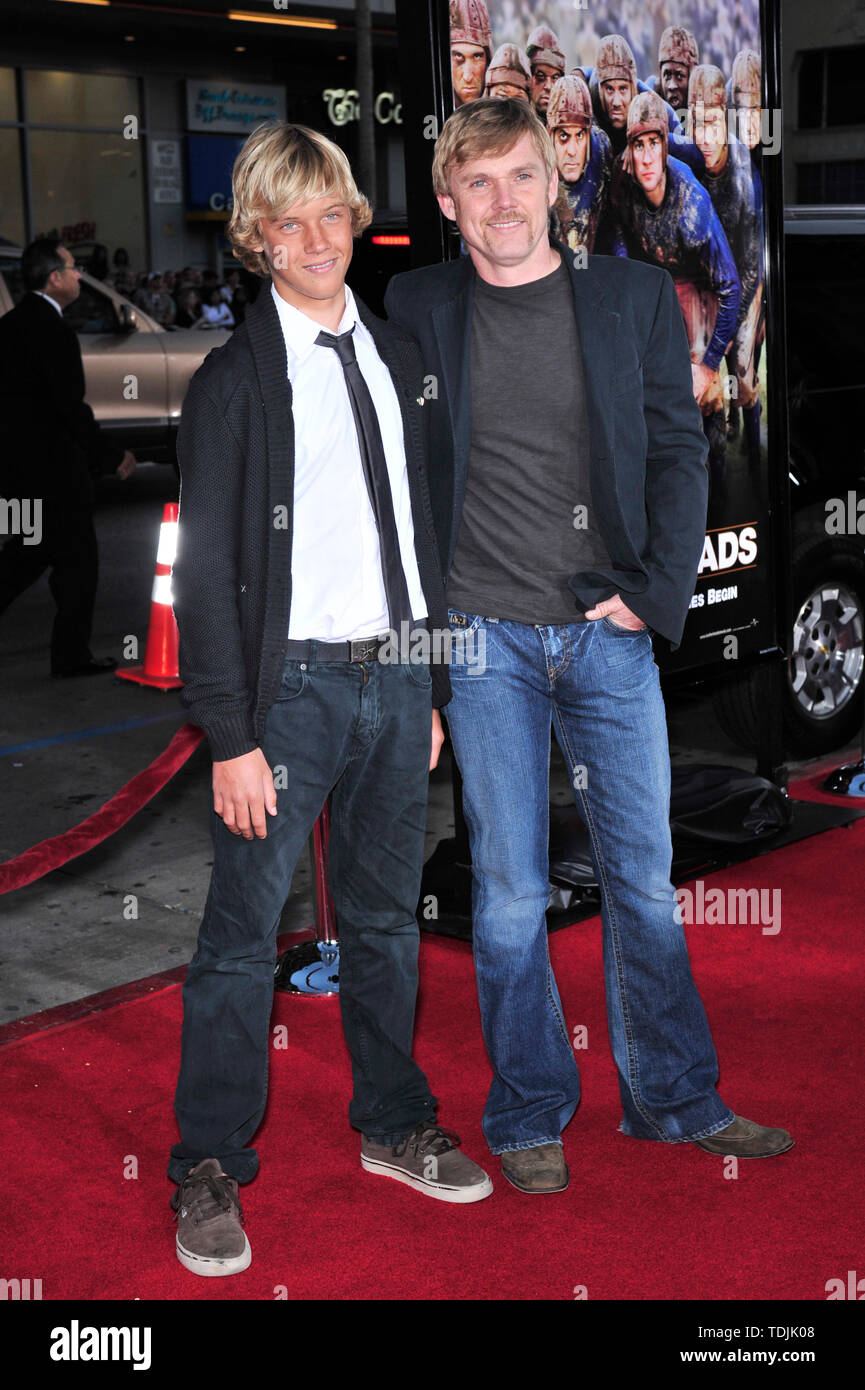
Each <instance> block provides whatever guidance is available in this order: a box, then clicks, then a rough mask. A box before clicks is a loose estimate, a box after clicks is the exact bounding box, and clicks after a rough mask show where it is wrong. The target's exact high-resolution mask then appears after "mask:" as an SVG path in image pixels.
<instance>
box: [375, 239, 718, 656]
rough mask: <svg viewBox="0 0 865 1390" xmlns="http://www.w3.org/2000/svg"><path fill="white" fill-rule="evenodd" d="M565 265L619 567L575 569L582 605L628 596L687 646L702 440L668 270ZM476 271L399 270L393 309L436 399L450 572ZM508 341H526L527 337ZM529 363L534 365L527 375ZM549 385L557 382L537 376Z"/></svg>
mask: <svg viewBox="0 0 865 1390" xmlns="http://www.w3.org/2000/svg"><path fill="white" fill-rule="evenodd" d="M551 245H553V246H555V248H556V249H557V250H558V251H559V252H560V253H561V255H562V257H563V258H564V261H565V264H566V265H567V267H568V269H569V271H570V278H571V288H572V290H573V297H574V312H575V314H576V319H577V329H578V332H579V335H580V344H581V347H582V353H583V359H584V363H585V380H586V394H587V403H588V413H589V435H590V451H591V457H590V478H591V488H592V498H593V504H594V510H595V519H596V522H597V525H598V529H599V531H600V533H601V536H602V537H603V540H604V542H605V544H606V547H607V553H608V554H609V556H610V559H611V561H612V565H611V567H610V569H608V570H582V571H579V572H578V573H576V574H574V575H572V576H571V578H570V580H569V581H568V582H569V585H570V587H571V588H572V589H573V591H574V594H575V595H576V598H577V600H578V601H579V602H578V604H577V603H575V605H574V609H575V612H576V611H577V608H578V607H579V608H581V609H583V610H586V609H588V608H591V607H592V606H593V605H594V604H595V603H597V602H599V601H600V600H601V599H604V598H611V597H612V595H613V594H615V593H619V594H621V597H622V599H623V600H624V602H625V603H626V604H627V606H628V607H629V608H630V609H631V610H632V611H633V612H634V613H636V614H637V615H638V617H640V618H642V619H643V621H644V622H645V623H646V624H647V626H648V627H650V628H652V629H653V631H655V632H657V633H660V634H661V635H662V636H664V637H666V638H668V639H669V640H670V643H671V645H672V647H673V649H674V650H675V648H676V647H677V646H678V645H679V642H680V640H681V636H682V630H683V628H684V624H685V617H686V615H687V612H688V605H689V603H690V600H691V596H692V594H693V589H694V581H695V579H696V575H697V567H698V565H699V561H700V555H701V554H702V549H703V544H704V537H705V526H706V506H707V501H708V475H707V472H706V456H707V453H708V445H707V442H706V438H705V436H704V434H703V427H702V420H701V416H700V410H699V407H698V406H697V404H696V402H695V401H694V397H693V393H692V389H691V364H690V354H689V350H688V341H687V336H686V333H685V326H684V323H683V321H682V314H681V311H680V309H679V303H678V299H677V297H676V292H675V287H674V285H673V281H672V279H671V277H670V275H669V274H668V273H667V271H665V270H661V269H659V268H657V267H656V266H649V265H645V264H643V263H642V262H640V261H633V260H626V259H624V258H620V257H616V256H588V257H587V261H588V264H587V266H585V267H582V268H580V267H578V266H577V265H576V263H575V257H574V256H573V254H572V253H571V252H570V251H569V250H568V248H567V247H566V246H563V245H562V244H561V243H560V242H557V241H554V240H553V239H552V238H551ZM475 280H476V271H475V269H474V266H473V264H472V261H471V259H470V258H469V257H468V256H464V257H462V258H461V259H459V260H456V261H447V262H445V263H443V264H441V265H434V266H426V267H424V268H423V269H420V270H411V271H407V272H405V273H404V274H401V275H396V276H394V278H393V279H392V280H391V282H390V284H389V286H388V289H387V294H386V296H385V308H386V309H387V313H388V317H389V319H390V321H391V322H393V323H396V324H398V325H399V326H400V327H401V328H403V329H405V330H407V331H408V332H409V333H411V334H412V335H413V337H415V338H416V339H417V341H418V343H419V345H420V348H421V352H422V354H423V363H424V370H425V372H426V374H427V384H426V389H427V393H428V394H429V395H430V396H431V397H432V398H433V399H431V401H430V411H429V419H430V444H431V454H430V494H431V499H432V508H433V519H434V522H435V527H436V532H437V534H438V541H439V547H440V559H441V566H442V574H443V575H444V579H445V583H447V577H448V575H449V574H450V568H451V563H452V561H453V556H454V550H455V548H456V542H457V535H458V533H459V526H460V518H461V514H462V506H463V500H464V497H465V488H466V476H467V472H468V463H469V451H470V445H471V428H472V423H471V382H470V380H469V377H470V360H471V330H472V309H473V303H474V286H475ZM503 351H509V352H519V351H520V345H519V343H510V342H508V343H504V344H503ZM531 370H532V366H531V363H530V362H527V363H526V373H527V374H530V373H531ZM538 388H539V391H540V392H541V393H542V392H543V390H544V389H549V390H555V381H549V382H543V383H539V384H538Z"/></svg>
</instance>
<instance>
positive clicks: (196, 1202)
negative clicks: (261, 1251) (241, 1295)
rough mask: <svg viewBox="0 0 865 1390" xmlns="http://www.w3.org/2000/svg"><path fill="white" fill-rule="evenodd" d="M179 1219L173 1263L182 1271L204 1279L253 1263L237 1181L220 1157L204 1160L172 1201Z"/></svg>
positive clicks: (186, 1178)
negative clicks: (230, 1174)
mask: <svg viewBox="0 0 865 1390" xmlns="http://www.w3.org/2000/svg"><path fill="white" fill-rule="evenodd" d="M171 1207H172V1210H173V1211H174V1213H175V1215H176V1216H177V1258H178V1260H179V1261H180V1263H181V1264H182V1265H183V1266H184V1268H185V1269H188V1270H190V1271H191V1272H192V1273H193V1274H203V1275H205V1276H206V1277H207V1278H219V1277H220V1276H221V1275H224V1274H239V1273H240V1271H241V1270H243V1269H247V1268H248V1267H249V1264H250V1262H251V1260H252V1250H251V1249H250V1245H249V1241H248V1240H247V1238H246V1234H245V1232H244V1230H243V1212H242V1211H241V1209H240V1202H239V1200H238V1196H237V1182H236V1180H235V1179H234V1178H230V1177H229V1176H228V1175H227V1173H223V1171H222V1165H221V1164H220V1162H219V1159H218V1158H204V1159H202V1161H201V1162H200V1163H198V1164H196V1166H195V1167H194V1168H192V1169H191V1170H190V1171H189V1172H188V1173H187V1174H186V1177H185V1178H184V1179H183V1182H182V1183H181V1184H180V1186H179V1187H178V1189H177V1191H176V1192H175V1194H174V1196H173V1197H172V1199H171Z"/></svg>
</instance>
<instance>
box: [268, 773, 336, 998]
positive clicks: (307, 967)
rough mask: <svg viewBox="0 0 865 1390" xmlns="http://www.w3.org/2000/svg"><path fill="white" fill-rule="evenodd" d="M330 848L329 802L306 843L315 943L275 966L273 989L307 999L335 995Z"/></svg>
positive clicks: (303, 944) (284, 956)
mask: <svg viewBox="0 0 865 1390" xmlns="http://www.w3.org/2000/svg"><path fill="white" fill-rule="evenodd" d="M329 844H330V799H328V800H327V801H325V803H324V806H323V807H322V809H321V815H320V816H319V818H318V820H317V821H316V823H315V825H314V827H313V832H312V837H311V839H310V842H309V853H310V862H311V866H312V877H313V882H314V884H315V940H313V941H302V942H301V944H300V945H299V946H289V948H288V950H287V951H283V952H282V955H281V956H280V957H279V958H278V960H277V962H276V969H275V971H274V989H277V990H279V991H280V992H282V993H283V994H294V995H298V994H301V995H304V996H305V997H306V998H308V999H310V998H311V999H330V998H333V997H334V996H335V995H338V994H339V942H338V940H337V934H336V910H335V909H334V905H333V899H332V897H331V896H330V888H329V886H328V881H327V859H328V847H329Z"/></svg>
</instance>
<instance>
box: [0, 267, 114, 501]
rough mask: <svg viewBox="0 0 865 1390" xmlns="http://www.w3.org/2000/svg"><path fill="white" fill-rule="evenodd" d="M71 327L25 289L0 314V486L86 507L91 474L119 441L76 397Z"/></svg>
mask: <svg viewBox="0 0 865 1390" xmlns="http://www.w3.org/2000/svg"><path fill="white" fill-rule="evenodd" d="M84 391H85V382H84V367H83V364H82V361H81V348H80V347H79V345H78V338H77V336H76V334H75V331H74V329H73V328H72V327H71V325H70V324H69V323H67V322H66V320H65V319H63V318H61V316H60V315H59V314H58V312H57V310H56V309H55V308H54V306H53V305H52V304H49V303H48V302H47V300H45V299H43V298H42V297H41V296H40V295H38V294H32V293H28V294H25V295H24V297H23V298H22V299H21V300H20V302H19V303H18V304H16V306H15V308H14V309H10V310H9V313H8V314H4V315H3V316H2V318H0V414H2V420H3V425H2V434H3V449H2V462H0V489H2V491H3V493H4V495H5V496H6V497H43V498H45V500H46V501H52V502H56V503H58V504H61V505H65V506H70V507H73V508H75V507H89V506H90V505H91V504H92V500H93V493H92V478H93V477H94V476H98V475H99V474H100V473H103V472H109V471H112V470H113V469H115V468H116V467H117V465H118V464H119V463H120V460H121V459H122V458H123V452H124V451H123V448H122V446H121V445H119V444H116V443H113V442H112V441H111V440H110V439H109V438H107V437H106V435H105V434H104V433H103V432H102V431H101V430H100V429H99V426H98V424H97V423H96V420H95V418H94V415H93V411H92V410H91V409H90V406H89V405H88V404H87V402H86V401H85V399H84Z"/></svg>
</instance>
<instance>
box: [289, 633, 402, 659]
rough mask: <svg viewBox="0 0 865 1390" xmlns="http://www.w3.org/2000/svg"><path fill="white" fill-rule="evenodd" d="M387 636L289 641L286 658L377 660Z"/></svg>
mask: <svg viewBox="0 0 865 1390" xmlns="http://www.w3.org/2000/svg"><path fill="white" fill-rule="evenodd" d="M387 640H388V639H387V637H361V638H358V639H357V640H355V641H354V642H317V641H313V640H310V641H307V642H301V641H295V640H292V641H289V642H286V644H285V655H286V658H291V659H292V660H300V661H316V662H319V661H377V660H378V654H379V652H380V651H381V648H382V647H383V646H384V644H385V642H386V641H387Z"/></svg>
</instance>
